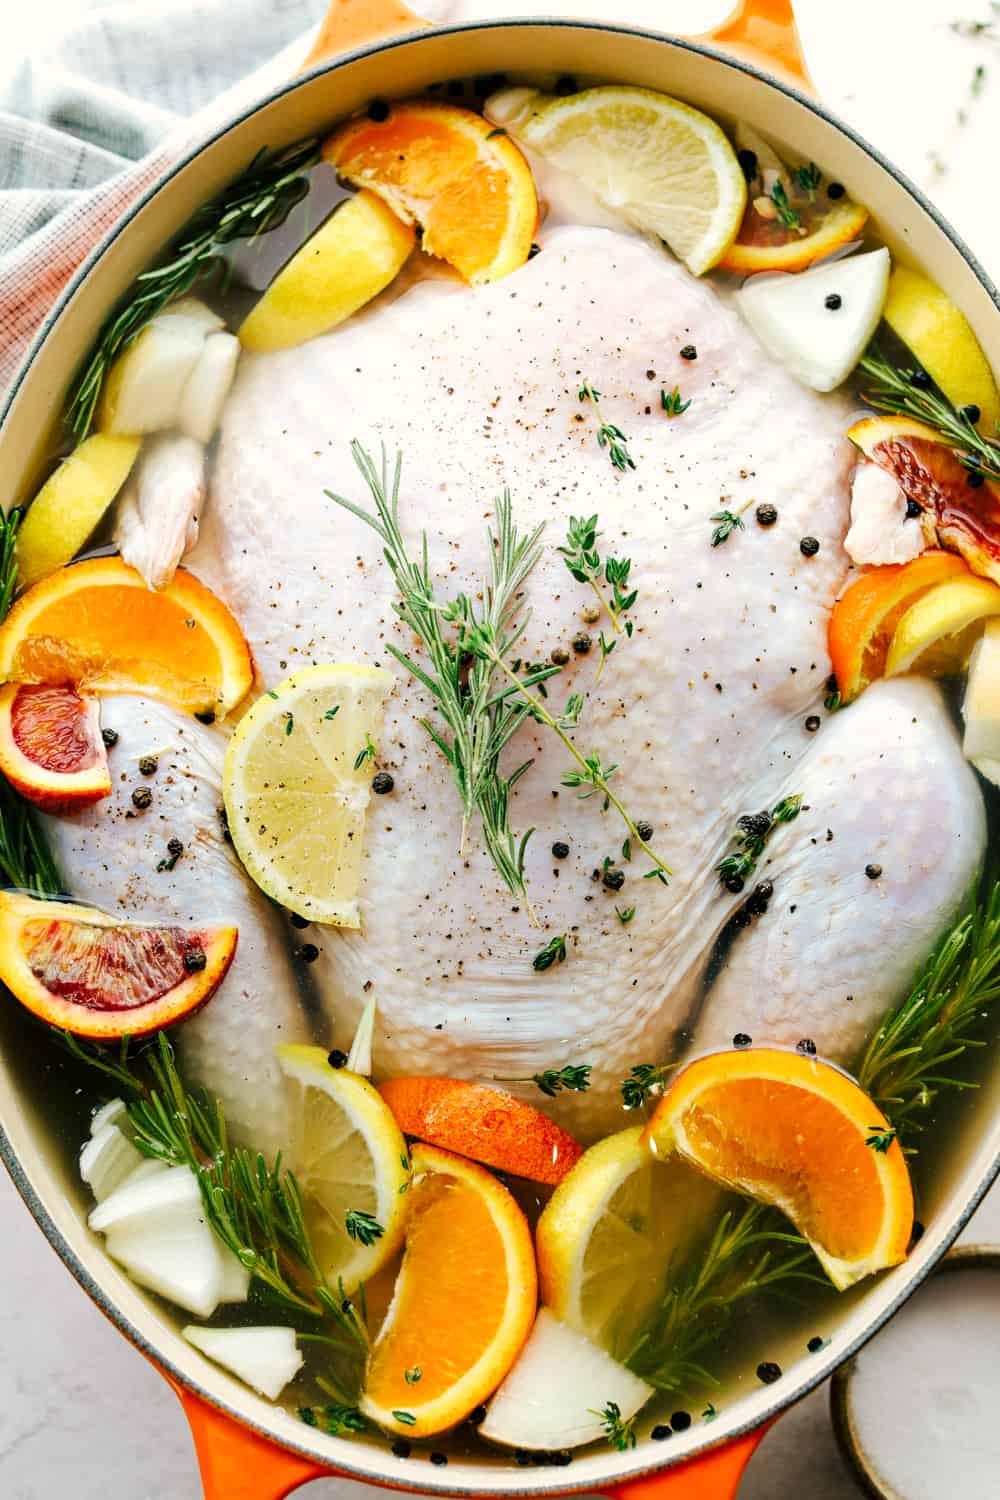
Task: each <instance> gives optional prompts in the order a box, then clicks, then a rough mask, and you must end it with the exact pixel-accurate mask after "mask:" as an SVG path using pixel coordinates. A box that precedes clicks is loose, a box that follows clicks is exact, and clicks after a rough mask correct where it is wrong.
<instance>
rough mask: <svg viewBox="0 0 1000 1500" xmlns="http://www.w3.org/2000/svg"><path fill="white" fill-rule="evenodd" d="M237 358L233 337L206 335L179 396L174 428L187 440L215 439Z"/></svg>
mask: <svg viewBox="0 0 1000 1500" xmlns="http://www.w3.org/2000/svg"><path fill="white" fill-rule="evenodd" d="M239 357H240V341H239V339H238V338H237V337H236V335H235V334H232V333H210V334H209V336H208V338H207V339H206V340H205V344H204V347H203V349H202V351H201V354H200V355H199V357H198V363H197V364H196V365H195V367H194V369H193V370H192V371H191V374H190V375H189V377H188V381H187V384H186V385H185V387H184V390H183V391H182V392H181V400H180V407H179V409H178V412H177V425H178V427H179V428H180V430H181V432H183V433H184V434H185V435H186V436H187V437H189V438H194V439H195V441H196V442H199V443H209V442H211V440H212V438H213V437H214V436H215V432H216V429H217V427H218V425H219V421H220V419H221V417H222V408H223V406H224V405H225V401H226V397H227V396H228V395H229V389H230V387H231V385H232V383H233V379H234V377H235V375H236V365H237V362H238V360H239Z"/></svg>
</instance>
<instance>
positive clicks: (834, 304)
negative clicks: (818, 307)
mask: <svg viewBox="0 0 1000 1500" xmlns="http://www.w3.org/2000/svg"><path fill="white" fill-rule="evenodd" d="M843 305H844V299H843V297H842V296H841V295H840V293H839V292H831V293H830V295H829V297H824V298H823V306H824V307H825V308H827V309H828V310H829V311H830V312H839V311H840V309H841V308H842V307H843Z"/></svg>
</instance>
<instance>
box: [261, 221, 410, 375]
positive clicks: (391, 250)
mask: <svg viewBox="0 0 1000 1500" xmlns="http://www.w3.org/2000/svg"><path fill="white" fill-rule="evenodd" d="M415 244H416V233H415V231H414V229H413V227H412V225H410V224H404V223H403V221H402V219H400V218H398V217H397V215H396V214H394V213H393V211H392V209H391V208H389V207H388V205H387V204H385V203H383V202H382V200H381V199H380V198H377V197H376V196H375V194H374V193H369V192H360V193H358V194H357V196H356V197H354V198H351V199H349V200H348V201H347V202H346V203H344V204H342V206H341V207H340V208H338V209H337V211H336V212H335V213H334V214H333V215H332V216H331V217H330V218H329V219H327V221H326V223H325V224H324V225H323V226H322V228H321V229H318V230H317V231H316V233H315V234H314V235H311V236H310V238H309V239H308V240H306V242H305V244H304V245H303V246H302V248H301V250H297V251H296V253H295V254H294V255H293V256H292V258H291V260H290V261H289V262H288V264H287V265H286V266H285V267H284V268H283V269H282V270H281V271H279V272H278V275H277V276H276V277H275V278H274V280H273V281H272V282H271V285H270V286H269V287H268V289H267V291H266V292H265V293H264V295H263V297H261V299H260V301H259V302H258V303H257V305H256V307H255V308H254V309H253V311H252V312H251V313H250V314H249V315H248V316H247V317H246V318H245V319H244V321H243V324H242V325H241V327H240V335H239V336H240V343H241V344H242V345H243V347H244V349H252V350H254V351H256V352H258V353H267V352H270V351H271V350H273V349H290V348H292V347H293V346H294V345H295V344H304V343H305V342H306V340H307V339H314V338H316V337H317V335H318V334H321V333H327V332H328V331H329V330H330V329H331V328H334V327H336V325H337V324H338V323H342V322H343V321H344V319H345V318H349V317H350V316H351V314H352V313H355V312H357V310H358V308H359V307H364V305H365V303H366V302H370V301H371V299H372V298H373V297H375V296H377V295H378V293H379V292H381V291H382V290H383V289H384V288H385V287H387V286H388V285H389V283H390V281H392V280H393V278H394V277H395V275H396V273H397V271H399V270H400V268H401V267H402V265H403V263H404V262H405V261H406V259H407V257H408V256H409V254H410V251H411V250H412V249H413V247H414V245H415Z"/></svg>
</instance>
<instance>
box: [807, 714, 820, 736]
mask: <svg viewBox="0 0 1000 1500" xmlns="http://www.w3.org/2000/svg"><path fill="white" fill-rule="evenodd" d="M820 722H821V721H820V717H819V714H810V715H809V717H808V719H806V729H807V730H808V732H809V733H810V734H815V733H816V731H817V729H818V728H819V726H820Z"/></svg>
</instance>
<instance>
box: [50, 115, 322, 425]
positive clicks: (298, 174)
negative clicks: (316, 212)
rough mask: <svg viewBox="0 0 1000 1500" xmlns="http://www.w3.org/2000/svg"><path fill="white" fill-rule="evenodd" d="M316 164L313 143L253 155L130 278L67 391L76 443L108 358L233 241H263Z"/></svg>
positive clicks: (296, 198) (303, 190)
mask: <svg viewBox="0 0 1000 1500" xmlns="http://www.w3.org/2000/svg"><path fill="white" fill-rule="evenodd" d="M318 160H319V148H318V145H317V143H316V142H315V141H304V142H302V143H301V144H300V145H297V146H290V147H288V148H287V149H286V150H284V151H278V152H275V153H273V154H271V155H268V154H266V153H265V152H260V153H259V154H258V155H257V156H255V157H254V159H253V161H252V162H251V163H250V165H249V166H248V167H247V168H246V170H245V171H244V172H242V173H241V174H240V176H239V177H237V178H236V180H235V181H234V182H231V183H230V184H229V186H228V187H227V188H225V189H224V191H223V192H221V193H220V194H219V196H218V197H217V198H214V199H213V200H212V201H211V202H210V203H206V204H205V206H204V207H203V208H201V209H200V210H199V211H198V213H197V214H196V215H195V217H194V218H193V219H192V220H191V222H190V223H189V224H188V226H187V228H186V229H185V230H184V232H183V234H182V235H181V237H180V238H179V239H178V240H177V241H176V242H175V243H174V244H173V245H172V246H171V248H170V256H169V259H168V260H166V261H165V262H164V263H163V264H162V265H159V266H153V267H152V268H151V269H150V270H148V271H143V272H142V273H141V274H140V275H139V276H137V277H136V280H135V283H134V286H133V289H132V292H131V294H130V296H129V299H128V301H127V302H125V304H124V305H123V306H122V307H120V308H118V310H117V311H116V312H114V313H112V315H111V317H110V318H109V319H108V320H107V322H106V323H105V324H104V327H103V328H102V329H101V332H100V335H99V336H98V340H97V345H96V348H95V349H94V352H93V354H92V355H91V357H90V359H89V361H88V363H87V364H86V366H85V367H84V369H83V371H82V372H81V374H80V375H79V376H78V378H77V380H76V381H75V382H74V385H73V388H72V390H71V392H70V397H69V404H68V406H67V411H66V419H67V422H68V423H69V427H70V429H71V431H72V433H73V436H74V437H75V438H76V441H77V442H78V443H81V442H82V441H83V439H84V438H85V437H86V436H87V433H88V432H89V431H90V425H91V422H92V421H93V417H94V411H95V409H96V406H97V403H98V401H99V399H100V395H101V390H102V388H103V386H104V381H105V379H106V377H107V374H108V371H109V370H110V368H111V365H112V363H113V361H114V360H115V358H116V356H117V355H119V354H120V353H121V352H122V351H123V350H124V349H127V348H128V346H129V345H130V344H131V343H133V342H134V340H135V339H136V338H138V336H139V334H140V333H141V332H142V330H143V329H144V328H145V327H146V325H147V324H148V323H150V322H151V321H152V319H153V318H155V317H156V315H157V314H158V313H160V312H162V311H163V309H164V308H165V307H166V306H167V304H168V303H170V302H173V301H174V300H175V299H176V298H178V297H183V296H184V295H185V293H186V292H189V291H190V290H191V288H192V287H193V286H194V285H195V283H196V282H198V281H200V280H202V278H204V277H205V276H207V275H208V274H209V273H211V272H212V271H214V270H215V269H216V268H217V267H218V265H219V264H220V255H221V252H222V250H223V249H224V248H225V246H226V245H228V244H230V243H231V242H232V241H233V240H238V239H249V238H252V237H254V236H256V235H258V234H266V233H267V232H268V230H270V229H273V228H274V227H275V225H277V224H280V223H281V222H282V220H283V219H284V218H285V216H286V215H287V214H288V213H289V211H290V210H291V209H292V208H293V207H294V205H295V204H296V203H298V202H299V200H300V199H301V198H302V197H303V196H304V195H305V193H306V191H307V190H308V182H307V180H306V177H305V173H306V172H307V171H308V170H309V168H310V167H311V166H313V164H314V163H315V162H317V161H318Z"/></svg>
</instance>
